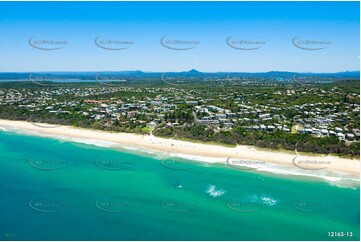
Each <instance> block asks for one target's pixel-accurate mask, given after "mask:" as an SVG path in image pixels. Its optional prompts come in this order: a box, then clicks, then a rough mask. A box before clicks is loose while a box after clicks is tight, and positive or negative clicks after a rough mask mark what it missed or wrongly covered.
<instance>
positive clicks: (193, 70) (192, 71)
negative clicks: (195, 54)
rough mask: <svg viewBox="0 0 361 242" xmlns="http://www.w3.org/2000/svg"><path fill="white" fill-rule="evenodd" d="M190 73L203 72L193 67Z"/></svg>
mask: <svg viewBox="0 0 361 242" xmlns="http://www.w3.org/2000/svg"><path fill="white" fill-rule="evenodd" d="M188 73H201V72H200V71H197V70H196V69H192V70H190V71H188Z"/></svg>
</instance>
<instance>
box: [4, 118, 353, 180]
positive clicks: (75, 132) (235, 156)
mask: <svg viewBox="0 0 361 242" xmlns="http://www.w3.org/2000/svg"><path fill="white" fill-rule="evenodd" d="M0 127H3V128H8V129H18V130H19V129H20V130H23V131H25V132H34V131H35V132H36V133H37V134H40V135H41V134H43V135H54V136H62V137H68V138H83V139H95V140H101V141H108V142H109V141H110V142H115V143H117V144H119V145H121V146H124V145H130V146H136V147H143V148H148V149H152V150H157V151H161V152H166V153H177V154H185V155H191V156H201V157H212V158H219V159H215V160H216V162H220V163H228V164H229V165H239V164H242V165H244V164H248V165H249V164H251V165H257V166H262V165H263V164H278V165H285V166H291V167H292V168H295V167H296V168H298V169H300V170H302V169H304V170H307V171H308V172H310V171H311V172H312V170H315V171H319V170H324V171H337V172H343V173H346V174H349V175H352V176H359V174H360V161H359V160H358V159H344V158H339V157H336V156H330V155H314V156H311V155H307V156H306V155H302V154H298V155H297V154H296V152H289V153H286V152H278V151H268V150H261V149H258V148H255V147H251V146H240V145H239V146H237V147H234V148H230V147H225V146H220V145H211V144H203V143H193V142H187V141H180V140H175V139H164V138H159V137H154V136H151V135H137V134H128V133H115V132H105V131H98V130H90V129H83V128H75V127H70V126H55V125H50V124H35V123H30V122H25V121H10V120H1V119H0ZM254 161H262V162H263V163H260V162H258V163H257V162H255V163H257V164H253V163H252V162H254Z"/></svg>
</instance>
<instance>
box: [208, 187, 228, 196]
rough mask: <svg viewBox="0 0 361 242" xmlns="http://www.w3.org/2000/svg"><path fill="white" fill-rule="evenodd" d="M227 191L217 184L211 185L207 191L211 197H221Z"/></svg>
mask: <svg viewBox="0 0 361 242" xmlns="http://www.w3.org/2000/svg"><path fill="white" fill-rule="evenodd" d="M225 192H226V191H225V190H223V189H218V190H217V188H216V186H215V185H209V186H208V189H207V191H206V193H208V195H209V196H211V197H221V196H222V195H223V194H224V193H225Z"/></svg>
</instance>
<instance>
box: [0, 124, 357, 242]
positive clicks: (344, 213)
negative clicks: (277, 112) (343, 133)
mask: <svg viewBox="0 0 361 242" xmlns="http://www.w3.org/2000/svg"><path fill="white" fill-rule="evenodd" d="M0 170H1V176H0V194H1V197H0V216H1V219H0V240H359V237H360V232H359V216H360V208H359V204H360V199H359V193H360V189H359V187H350V188H340V187H337V186H335V185H332V184H329V183H327V182H325V181H324V180H322V179H317V178H307V177H303V176H291V175H281V174H272V173H267V172H262V171H256V170H253V171H252V170H249V171H241V170H237V169H232V168H231V167H228V166H226V165H222V164H209V163H202V162H192V161H189V160H182V159H179V158H177V159H175V158H171V157H163V156H162V155H160V154H157V153H154V154H146V153H142V152H137V151H127V150H115V149H112V148H106V147H99V146H95V145H89V144H80V143H75V142H69V141H65V140H56V139H50V138H43V137H36V136H29V135H24V134H16V133H12V132H3V131H0ZM328 232H344V233H346V232H349V234H348V236H346V235H345V236H343V237H329V234H328ZM350 232H352V237H350Z"/></svg>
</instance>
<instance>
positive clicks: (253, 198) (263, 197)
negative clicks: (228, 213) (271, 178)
mask: <svg viewBox="0 0 361 242" xmlns="http://www.w3.org/2000/svg"><path fill="white" fill-rule="evenodd" d="M246 200H247V201H249V202H254V203H258V204H263V205H265V206H268V207H272V206H275V205H277V204H278V203H279V200H278V199H276V198H274V197H272V196H270V195H267V194H251V195H248V196H247V198H246Z"/></svg>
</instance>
